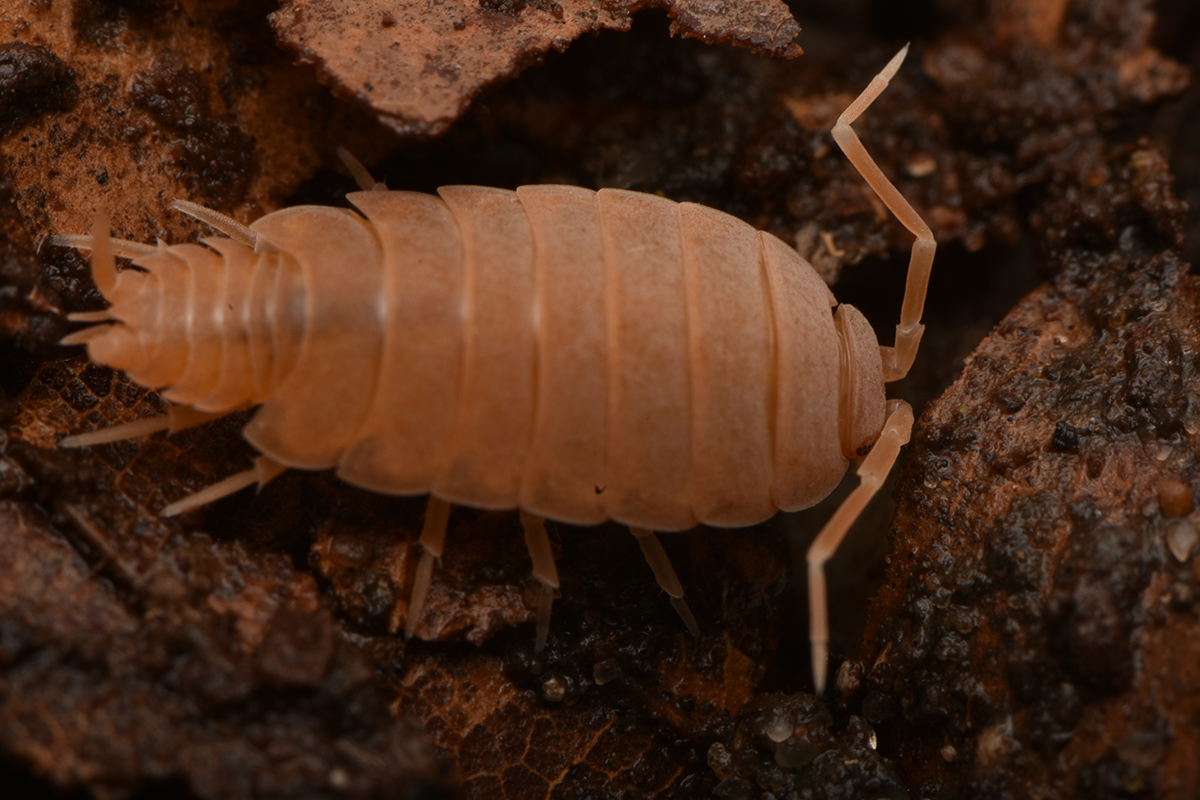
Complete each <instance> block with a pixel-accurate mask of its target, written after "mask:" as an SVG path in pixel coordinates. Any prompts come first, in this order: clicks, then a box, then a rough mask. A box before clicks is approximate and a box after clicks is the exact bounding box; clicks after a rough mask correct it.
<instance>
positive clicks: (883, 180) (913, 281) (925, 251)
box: [833, 45, 937, 381]
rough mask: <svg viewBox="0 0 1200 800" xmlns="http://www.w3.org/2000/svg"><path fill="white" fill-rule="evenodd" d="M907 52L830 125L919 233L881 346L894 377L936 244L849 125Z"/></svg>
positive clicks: (908, 351) (886, 370)
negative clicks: (890, 336) (892, 330)
mask: <svg viewBox="0 0 1200 800" xmlns="http://www.w3.org/2000/svg"><path fill="white" fill-rule="evenodd" d="M907 54H908V45H905V46H904V49H903V50H901V51H900V52H899V53H897V54H896V55H895V56H894V57H893V58H892V60H891V61H889V62H888V64H887V66H886V67H884V68H883V70H882V71H881V72H880V73H879V74H878V75H876V76H875V77H874V78H873V79H872V80H871V83H870V85H869V86H867V88H866V89H864V90H863V93H862V94H860V95H859V96H858V98H857V99H856V100H855V101H854V102H853V103H851V104H850V107H849V108H847V109H846V110H845V111H843V112H842V115H841V116H840V117H838V121H837V124H836V125H834V126H833V138H834V140H835V141H836V142H837V143H838V146H839V147H841V148H842V152H843V153H845V154H846V158H848V159H850V163H851V164H853V165H854V167H855V169H857V170H858V172H859V174H860V175H862V176H863V179H864V180H866V182H867V183H868V184H870V185H871V188H872V189H874V190H875V193H876V194H877V195H879V199H880V200H882V201H883V202H884V205H886V206H887V207H888V208H889V209H891V212H892V213H893V214H895V215H896V219H898V220H900V223H901V224H902V225H903V226H904V227H905V228H908V230H909V232H910V233H912V234H913V235H914V236H916V237H917V241H916V242H914V243H913V248H912V257H911V258H910V259H909V262H908V280H907V282H906V284H905V287H904V304H903V305H902V306H901V308H900V324H899V325H897V326H896V345H895V347H881V348H879V349H880V352H881V355H882V356H883V379H884V380H885V381H898V380H900V379H901V378H903V377H904V376H905V375H907V374H908V370H909V369H910V368H911V367H912V363H913V360H914V359H915V358H916V357H917V347H918V346H919V345H920V343H921V334H922V333H924V332H925V326H924V325H922V324H921V315H922V312H923V311H924V309H925V293H926V290H927V289H928V287H929V271H930V269H932V267H933V255H934V251H935V250H936V249H937V243H936V242H935V241H934V240H933V232H932V231H931V230H930V229H929V226H928V225H926V224H925V220H923V219H921V215H920V214H918V213H917V212H916V210H915V209H914V208H913V207H912V206H911V205H909V202H908V201H907V200H905V199H904V196H903V195H902V194H900V191H899V190H898V189H897V188H896V187H895V186H893V185H892V182H891V181H890V180H888V179H887V176H886V175H884V174H883V170H881V169H880V168H879V165H878V164H876V163H875V159H873V158H871V155H870V153H868V152H867V150H866V148H865V147H863V145H862V142H861V141H859V138H858V134H856V133H855V132H854V129H853V128H851V127H850V125H851V123H853V122H854V121H855V120H856V119H858V117H859V115H860V114H862V112H864V111H866V110H867V108H868V107H869V106H870V105H871V103H873V102H875V98H877V97H879V95H880V94H881V93H882V92H883V90H884V89H886V88H887V85H888V82H889V81H891V79H892V77H893V76H894V75H895V74H896V71H897V70H899V69H900V64H901V62H903V61H904V56H905V55H907Z"/></svg>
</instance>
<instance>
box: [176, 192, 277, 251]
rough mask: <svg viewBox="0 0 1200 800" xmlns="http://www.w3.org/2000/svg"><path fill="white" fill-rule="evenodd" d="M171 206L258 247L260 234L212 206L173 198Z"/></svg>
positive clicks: (246, 243) (232, 236) (243, 242)
mask: <svg viewBox="0 0 1200 800" xmlns="http://www.w3.org/2000/svg"><path fill="white" fill-rule="evenodd" d="M171 208H173V209H175V210H176V211H182V212H183V213H184V214H187V215H188V216H189V217H192V218H193V219H198V220H200V221H201V222H203V223H206V224H207V225H208V226H209V227H211V228H213V229H214V230H218V231H220V232H221V233H223V234H225V235H226V236H228V237H229V238H230V239H233V240H234V241H235V242H240V243H242V244H244V245H246V246H247V247H253V248H255V249H258V245H259V235H258V234H257V233H255V232H254V231H252V230H250V228H248V227H246V226H245V225H243V224H242V223H240V222H238V221H237V220H236V219H234V218H233V217H229V216H226V215H224V214H222V213H221V212H220V211H213V210H212V209H211V208H206V207H205V206H202V205H200V204H199V203H193V202H190V201H188V200H173V201H171Z"/></svg>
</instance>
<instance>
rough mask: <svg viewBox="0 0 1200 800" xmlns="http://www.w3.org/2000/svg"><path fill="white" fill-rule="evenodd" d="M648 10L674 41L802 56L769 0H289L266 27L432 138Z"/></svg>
mask: <svg viewBox="0 0 1200 800" xmlns="http://www.w3.org/2000/svg"><path fill="white" fill-rule="evenodd" d="M647 6H657V7H661V8H666V9H667V10H668V12H669V13H670V14H671V17H672V19H673V20H674V22H673V23H672V26H671V32H672V34H680V35H682V36H685V37H695V38H697V39H701V40H703V41H704V42H705V43H707V44H716V43H720V42H726V41H728V42H733V43H735V44H740V45H742V46H744V47H748V48H750V49H751V50H754V51H755V52H757V53H760V54H764V55H778V56H784V57H787V58H794V57H796V56H798V55H800V53H801V50H800V48H799V47H798V46H797V45H796V44H795V43H794V41H793V40H794V39H795V38H796V36H797V35H798V34H799V33H800V26H799V25H797V24H796V21H795V20H794V19H792V15H791V12H790V11H788V9H787V6H785V5H784V4H783V3H781V2H779V0H744V1H738V2H731V1H730V0H619V2H605V1H603V0H404V2H399V3H397V2H391V1H388V2H382V1H381V0H372V1H371V2H347V1H346V0H290V2H286V3H284V4H283V7H282V8H280V9H279V11H276V12H275V13H273V14H272V15H271V24H272V26H273V27H274V29H275V33H276V35H277V36H278V37H279V41H280V43H281V44H282V45H283V46H284V47H286V48H288V49H289V50H291V51H292V52H294V53H296V55H297V56H298V58H299V59H300V62H301V63H304V64H310V65H313V66H316V67H317V68H318V69H319V71H320V74H321V76H322V79H323V80H325V81H326V82H327V83H329V84H330V85H332V86H333V87H334V91H335V92H336V93H337V95H338V96H339V97H342V98H344V99H347V100H351V101H353V102H355V103H356V104H357V105H359V106H361V107H363V108H366V109H368V110H370V111H371V112H372V113H374V114H375V115H376V116H377V117H378V118H379V119H380V120H381V121H382V122H384V123H385V124H386V125H388V126H390V127H391V128H392V129H393V130H395V131H396V132H397V133H399V134H402V135H405V136H421V137H430V136H437V135H440V134H442V133H444V132H445V131H446V129H447V128H448V127H449V126H450V125H451V124H452V123H454V121H455V120H457V119H458V118H459V117H460V116H462V114H463V112H464V111H466V109H467V107H468V106H469V105H470V103H471V102H472V101H473V100H474V99H475V98H476V97H477V96H478V95H479V93H480V92H481V91H483V90H484V89H485V88H486V87H488V86H491V85H493V84H496V83H501V82H504V81H506V80H509V79H511V78H512V77H514V76H515V75H516V74H517V73H519V72H520V71H521V70H522V69H523V68H525V67H527V66H530V65H531V64H539V63H540V62H541V61H542V59H543V56H544V55H545V53H546V52H547V51H549V50H551V49H553V50H557V51H558V52H562V51H564V50H566V49H567V47H568V45H570V44H571V42H573V41H574V40H575V39H577V38H579V37H580V36H582V35H583V34H585V33H588V32H593V31H599V30H602V29H609V30H621V31H625V30H628V29H629V27H630V25H631V24H632V23H631V15H632V14H633V12H634V11H636V10H638V9H639V8H643V7H647ZM613 68H614V69H621V68H622V67H621V65H616V64H614V65H613Z"/></svg>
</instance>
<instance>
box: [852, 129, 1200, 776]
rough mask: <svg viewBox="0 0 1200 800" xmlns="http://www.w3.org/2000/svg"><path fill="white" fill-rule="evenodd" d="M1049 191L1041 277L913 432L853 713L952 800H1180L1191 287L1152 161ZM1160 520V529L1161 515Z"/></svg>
mask: <svg viewBox="0 0 1200 800" xmlns="http://www.w3.org/2000/svg"><path fill="white" fill-rule="evenodd" d="M1096 166H1098V167H1103V168H1104V169H1105V175H1106V178H1105V180H1104V181H1103V182H1102V183H1100V184H1098V185H1096V186H1093V187H1090V188H1089V189H1086V190H1080V188H1079V187H1078V185H1075V184H1073V183H1071V182H1069V181H1065V180H1064V181H1061V182H1058V183H1056V184H1055V185H1053V186H1052V187H1051V191H1050V192H1049V194H1048V198H1047V200H1046V202H1045V203H1044V205H1043V206H1042V210H1041V213H1040V214H1039V215H1038V216H1037V217H1036V222H1037V227H1038V230H1039V233H1040V235H1041V237H1042V241H1043V242H1044V243H1045V249H1044V252H1045V256H1046V258H1047V259H1048V261H1049V263H1050V264H1052V265H1053V266H1054V267H1055V268H1056V270H1057V271H1056V274H1055V277H1054V279H1053V281H1052V282H1051V283H1050V284H1048V285H1046V286H1044V287H1043V288H1041V289H1039V290H1037V291H1036V292H1034V293H1033V294H1032V295H1030V296H1029V297H1028V298H1026V300H1025V301H1023V302H1022V303H1021V304H1019V305H1018V306H1017V308H1016V309H1014V310H1013V312H1012V313H1011V314H1010V315H1009V316H1008V317H1007V318H1006V319H1005V320H1004V322H1002V323H1001V324H1000V326H999V327H998V328H997V329H996V330H995V331H994V332H993V334H992V335H991V336H990V337H988V339H987V340H985V341H984V343H983V344H982V345H980V347H979V348H978V349H977V350H976V352H975V353H974V354H973V355H972V357H971V358H970V359H969V360H968V366H967V371H966V372H965V373H964V375H963V376H962V377H961V378H960V379H959V380H958V381H957V382H955V384H954V385H953V386H952V387H951V388H950V389H949V390H948V391H947V393H946V394H945V395H943V397H942V398H940V399H939V400H938V401H937V403H935V404H934V405H932V406H930V407H929V408H928V409H927V411H926V413H925V414H924V415H923V416H922V418H921V421H920V425H919V428H918V430H917V431H916V435H915V436H914V445H913V446H912V447H911V449H910V452H909V455H908V465H907V467H906V468H905V470H904V472H903V473H902V475H901V476H900V479H899V482H898V486H897V495H898V498H899V508H898V510H897V516H896V535H895V537H894V539H893V554H892V557H891V564H890V565H889V568H888V572H887V578H886V580H885V583H884V587H883V589H882V590H881V592H880V594H879V596H878V598H877V599H876V601H875V603H874V605H873V606H872V609H871V613H870V616H869V619H868V626H867V640H866V644H865V646H864V651H863V657H864V664H865V666H866V669H867V671H868V677H867V685H868V687H869V689H870V694H869V695H868V696H867V698H866V699H865V700H864V701H863V713H864V714H865V715H867V716H868V718H871V719H873V720H874V721H876V722H880V723H885V724H884V727H883V731H884V733H883V737H882V740H883V742H884V743H885V744H884V745H883V746H884V747H885V748H886V749H888V750H889V751H890V752H894V753H895V754H896V756H897V758H899V759H900V761H901V763H902V767H901V768H902V772H903V773H904V774H905V777H906V779H907V780H908V782H909V784H910V785H916V784H919V783H921V782H923V781H928V782H930V783H931V784H934V785H937V786H939V787H942V791H944V792H946V793H947V794H948V796H996V795H997V794H998V793H1011V794H1018V795H1027V796H1028V795H1032V794H1035V793H1036V794H1037V795H1039V796H1042V797H1048V798H1069V797H1075V796H1079V794H1081V793H1082V794H1089V795H1095V794H1100V795H1104V794H1106V793H1110V792H1114V791H1129V792H1133V793H1134V794H1135V795H1137V796H1140V795H1141V793H1149V794H1148V795H1147V796H1161V797H1180V798H1183V797H1191V796H1194V795H1195V794H1196V793H1197V791H1200V772H1198V771H1197V769H1196V765H1195V762H1194V760H1193V759H1191V758H1190V757H1189V756H1188V755H1185V754H1187V753H1190V752H1192V751H1193V750H1194V748H1195V746H1196V743H1197V741H1200V728H1197V725H1196V720H1197V719H1200V708H1198V707H1197V706H1196V704H1195V703H1194V702H1191V701H1190V700H1189V699H1188V696H1187V694H1186V693H1180V692H1179V691H1178V687H1181V686H1187V685H1190V684H1193V683H1195V682H1196V681H1197V680H1200V670H1198V669H1197V664H1200V648H1198V647H1197V646H1196V645H1195V643H1196V642H1200V631H1198V630H1197V623H1196V618H1195V614H1194V613H1193V612H1194V608H1195V604H1196V602H1197V599H1198V597H1200V584H1198V582H1197V581H1198V579H1197V569H1196V565H1197V563H1200V562H1197V560H1196V557H1195V555H1196V552H1195V550H1196V549H1195V544H1196V538H1197V533H1196V532H1197V527H1196V526H1197V524H1198V523H1200V518H1197V514H1196V512H1195V511H1194V510H1189V511H1186V512H1184V511H1183V508H1185V507H1188V505H1189V504H1186V503H1176V504H1172V506H1171V508H1170V509H1169V510H1168V509H1166V508H1164V505H1163V502H1162V500H1161V499H1160V498H1161V492H1160V487H1162V486H1163V485H1164V483H1171V484H1177V485H1181V486H1183V487H1186V488H1185V493H1186V494H1187V495H1189V497H1188V499H1190V496H1191V495H1194V494H1195V492H1196V491H1197V490H1196V486H1197V484H1198V482H1200V472H1198V471H1197V468H1196V463H1195V457H1194V456H1195V451H1196V447H1197V439H1196V432H1197V431H1200V413H1198V411H1200V410H1198V409H1197V408H1196V404H1195V402H1194V400H1193V398H1194V397H1195V396H1196V394H1197V392H1198V390H1200V363H1198V362H1197V360H1196V355H1195V354H1196V352H1197V349H1198V347H1200V340H1198V339H1197V335H1196V326H1195V320H1196V319H1197V318H1198V317H1200V282H1198V281H1197V279H1196V278H1195V277H1194V276H1193V275H1191V274H1190V268H1189V266H1188V265H1187V264H1185V263H1183V262H1181V261H1180V260H1179V258H1178V256H1177V255H1176V253H1175V250H1176V249H1177V248H1178V247H1180V246H1181V245H1182V242H1183V218H1184V214H1185V213H1186V207H1185V206H1183V205H1182V204H1181V203H1179V202H1178V201H1176V200H1175V199H1174V198H1173V196H1172V194H1171V190H1170V173H1169V170H1168V168H1167V166H1166V164H1165V162H1163V161H1162V159H1161V158H1160V157H1159V156H1158V155H1157V153H1156V152H1155V151H1154V150H1153V149H1152V148H1150V147H1149V146H1148V145H1145V144H1143V145H1142V146H1141V147H1138V148H1114V150H1112V151H1110V156H1109V159H1108V160H1107V161H1103V162H1100V163H1099V164H1097V165H1096ZM1168 512H1169V513H1168Z"/></svg>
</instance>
